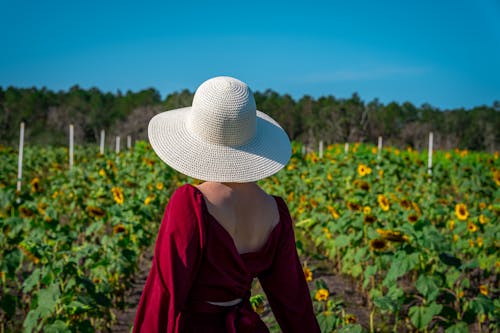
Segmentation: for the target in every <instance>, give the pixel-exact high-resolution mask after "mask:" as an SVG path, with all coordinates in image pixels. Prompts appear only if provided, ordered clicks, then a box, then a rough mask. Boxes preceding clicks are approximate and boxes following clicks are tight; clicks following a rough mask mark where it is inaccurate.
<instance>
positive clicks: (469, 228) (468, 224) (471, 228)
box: [467, 222, 477, 232]
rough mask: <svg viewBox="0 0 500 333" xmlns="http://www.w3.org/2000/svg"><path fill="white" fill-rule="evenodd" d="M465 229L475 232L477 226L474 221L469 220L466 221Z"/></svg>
mask: <svg viewBox="0 0 500 333" xmlns="http://www.w3.org/2000/svg"><path fill="white" fill-rule="evenodd" d="M467 230H469V231H470V232H476V231H477V226H476V225H475V224H474V223H472V222H469V223H467Z"/></svg>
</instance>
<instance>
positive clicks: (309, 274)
mask: <svg viewBox="0 0 500 333" xmlns="http://www.w3.org/2000/svg"><path fill="white" fill-rule="evenodd" d="M302 270H303V271H304V277H305V278H306V281H307V282H311V281H312V280H313V273H312V272H311V270H310V269H309V268H308V267H307V266H304V267H303V268H302Z"/></svg>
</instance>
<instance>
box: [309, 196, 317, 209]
mask: <svg viewBox="0 0 500 333" xmlns="http://www.w3.org/2000/svg"><path fill="white" fill-rule="evenodd" d="M309 203H310V204H311V207H312V208H316V207H318V202H317V201H316V200H314V199H313V198H311V200H309Z"/></svg>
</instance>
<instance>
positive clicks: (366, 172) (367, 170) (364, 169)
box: [358, 164, 372, 177]
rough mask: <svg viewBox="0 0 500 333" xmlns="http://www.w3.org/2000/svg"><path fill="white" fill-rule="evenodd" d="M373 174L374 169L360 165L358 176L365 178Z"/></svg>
mask: <svg viewBox="0 0 500 333" xmlns="http://www.w3.org/2000/svg"><path fill="white" fill-rule="evenodd" d="M370 173H372V169H371V168H370V167H368V166H366V165H364V164H359V165H358V175H359V176H360V177H363V176H365V175H369V174H370Z"/></svg>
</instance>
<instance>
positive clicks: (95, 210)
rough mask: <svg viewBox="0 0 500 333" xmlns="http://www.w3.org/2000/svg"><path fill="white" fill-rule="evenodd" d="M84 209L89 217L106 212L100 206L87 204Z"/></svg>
mask: <svg viewBox="0 0 500 333" xmlns="http://www.w3.org/2000/svg"><path fill="white" fill-rule="evenodd" d="M86 211H87V213H88V214H89V216H90V217H103V216H104V215H106V212H105V211H104V210H103V209H102V208H100V207H96V206H87V209H86Z"/></svg>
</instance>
